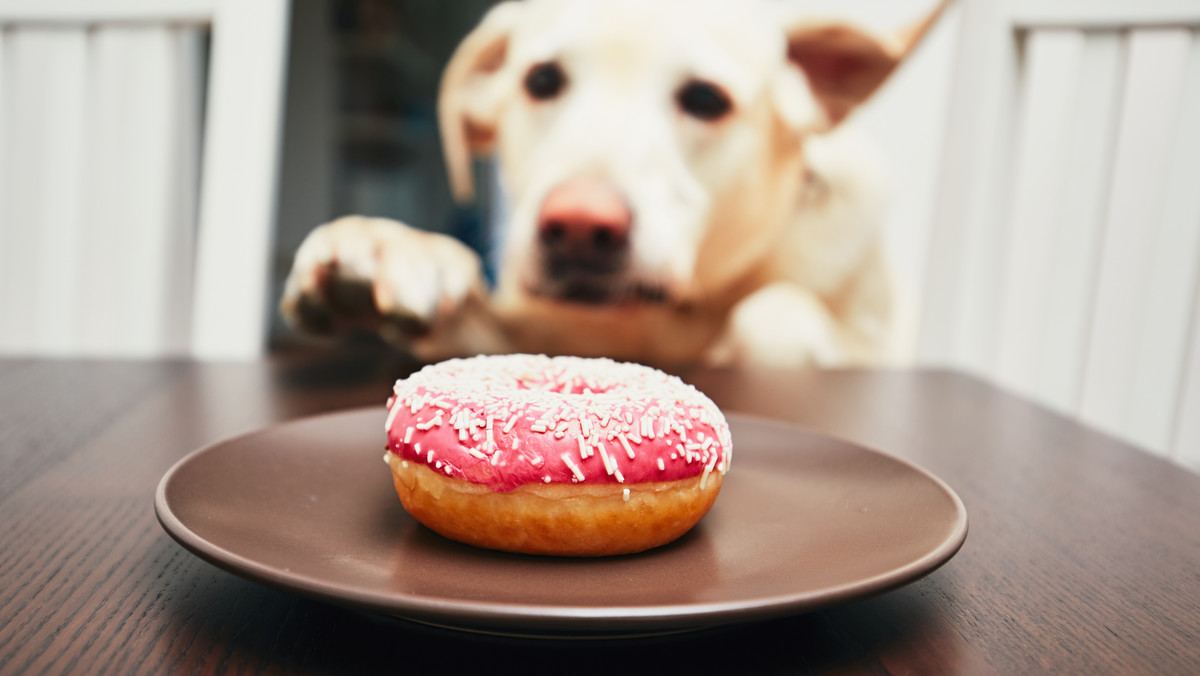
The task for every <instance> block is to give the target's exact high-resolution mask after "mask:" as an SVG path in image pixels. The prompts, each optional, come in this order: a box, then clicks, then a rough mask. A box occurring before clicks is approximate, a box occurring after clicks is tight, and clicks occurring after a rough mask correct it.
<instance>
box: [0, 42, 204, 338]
mask: <svg viewBox="0 0 1200 676" xmlns="http://www.w3.org/2000/svg"><path fill="white" fill-rule="evenodd" d="M199 31H200V29H199V28H194V27H192V28H179V27H171V26H167V25H151V24H132V25H111V26H110V25H102V26H97V27H91V26H80V25H43V24H37V25H34V26H20V27H13V26H11V25H9V26H8V27H6V28H5V29H4V31H3V35H4V39H3V45H2V49H0V51H2V52H3V54H4V57H3V62H2V63H0V92H2V93H0V96H2V97H3V109H4V114H3V115H2V116H0V137H3V139H4V141H3V143H4V146H3V147H4V152H3V153H2V154H0V164H2V165H3V169H2V170H0V177H2V178H0V180H2V181H3V186H2V187H0V190H2V191H3V193H2V194H3V195H4V199H3V202H2V205H0V317H3V319H0V321H3V322H4V323H3V324H2V325H0V341H2V342H0V349H4V350H5V351H8V352H17V353H21V352H25V353H38V354H49V355H55V354H60V355H61V354H96V355H100V354H103V355H142V356H147V355H154V354H170V353H175V354H178V353H182V352H184V351H186V329H187V325H186V324H183V325H182V326H179V324H180V319H181V318H182V319H186V316H187V314H186V313H184V314H183V315H180V313H179V312H178V311H177V309H176V308H177V307H178V306H179V305H180V304H184V305H186V304H187V302H188V299H187V297H180V296H177V295H175V294H174V293H173V292H174V291H176V290H178V289H181V288H186V285H187V282H186V277H187V276H189V275H190V269H189V265H188V263H187V261H189V260H190V258H191V252H190V240H191V238H192V231H193V229H194V223H195V220H194V219H195V213H194V204H195V197H194V194H193V193H194V192H195V189H196V187H195V173H196V169H195V165H196V163H197V162H198V159H199V158H198V155H197V153H196V151H195V149H194V147H195V145H196V138H197V136H198V134H199V127H198V125H199V119H200V114H199V105H200V103H201V101H200V91H199V90H200V87H201V85H202V82H201V81H200V80H199V79H198V78H197V77H196V75H197V73H198V70H197V63H198V60H199V59H200V57H201V54H200V52H199V51H198V49H197V47H198V45H199V42H198V41H199V40H200V32H199ZM189 177H190V179H189ZM181 329H182V330H181Z"/></svg>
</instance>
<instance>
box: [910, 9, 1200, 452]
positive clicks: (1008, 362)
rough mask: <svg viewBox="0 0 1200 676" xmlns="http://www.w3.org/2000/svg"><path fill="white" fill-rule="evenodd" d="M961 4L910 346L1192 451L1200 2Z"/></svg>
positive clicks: (1197, 390) (1153, 443)
mask: <svg viewBox="0 0 1200 676" xmlns="http://www.w3.org/2000/svg"><path fill="white" fill-rule="evenodd" d="M960 11H961V12H962V24H961V33H960V47H959V51H958V60H957V63H956V66H955V68H956V71H955V74H954V76H953V83H952V88H951V101H950V111H949V118H948V122H949V125H948V129H947V136H946V141H945V144H946V145H945V150H944V153H943V159H942V166H941V181H940V188H939V194H938V197H937V201H936V207H935V210H936V217H935V222H934V231H933V234H932V241H931V248H930V252H929V256H928V268H927V278H926V279H925V283H924V292H923V305H924V307H923V318H922V329H921V335H920V339H919V345H918V353H919V354H918V356H919V359H920V360H921V361H923V362H926V363H943V364H949V365H952V366H957V367H960V368H965V369H968V370H970V371H973V372H975V373H979V374H982V375H984V376H986V377H989V378H992V379H995V380H996V381H998V382H1000V383H1001V384H1003V385H1006V386H1008V387H1010V388H1012V389H1015V390H1017V391H1018V392H1021V393H1023V394H1025V395H1027V396H1029V397H1031V398H1033V399H1035V400H1037V401H1039V402H1042V403H1045V404H1049V405H1050V406H1052V407H1055V408H1057V409H1059V410H1060V411H1063V412H1064V413H1067V414H1069V415H1076V416H1079V417H1081V418H1082V419H1083V420H1085V421H1086V422H1088V423H1091V424H1093V425H1095V426H1098V427H1100V428H1101V429H1104V430H1106V431H1109V432H1111V433H1114V434H1116V435H1119V436H1121V437H1124V438H1127V439H1130V440H1132V441H1134V442H1136V443H1139V444H1141V445H1143V446H1144V447H1146V448H1148V449H1151V450H1153V451H1155V452H1158V453H1161V454H1164V455H1169V456H1171V457H1173V458H1175V459H1176V460H1178V461H1180V462H1183V463H1185V464H1189V465H1191V466H1193V467H1196V468H1200V291H1198V289H1200V3H1197V2H1195V1H1194V0H1137V1H1136V2H1134V1H1121V0H991V1H986V0H978V1H977V0H963V4H962V5H961V6H960Z"/></svg>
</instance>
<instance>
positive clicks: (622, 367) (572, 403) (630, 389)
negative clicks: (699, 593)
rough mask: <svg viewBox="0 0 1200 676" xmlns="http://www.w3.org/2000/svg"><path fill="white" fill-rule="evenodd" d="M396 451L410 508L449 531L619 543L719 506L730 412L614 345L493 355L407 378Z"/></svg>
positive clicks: (681, 528) (530, 549)
mask: <svg viewBox="0 0 1200 676" xmlns="http://www.w3.org/2000/svg"><path fill="white" fill-rule="evenodd" d="M385 430H386V432H387V452H386V453H385V454H384V460H385V462H387V464H388V466H389V467H390V468H391V471H392V479H393V484H394V485H395V488H396V492H397V494H398V495H399V496H400V501H401V503H402V504H403V505H404V508H405V509H406V510H407V511H408V513H409V514H411V515H412V516H413V517H414V518H415V519H416V520H417V521H419V522H421V523H422V524H424V525H425V526H427V527H429V528H430V529H431V530H433V531H435V532H437V533H439V534H441V535H442V536H444V537H447V538H450V539H452V540H457V541H459V542H465V543H467V544H470V545H474V546H477V547H483V548H487V549H497V550H502V551H508V552H517V553H522V554H547V555H557V556H607V555H613V554H631V553H634V552H640V551H643V550H646V549H650V548H652V547H658V546H660V545H664V544H666V543H668V542H671V541H673V540H675V539H677V538H678V537H680V536H681V535H683V534H684V533H686V532H687V531H688V530H690V529H691V528H692V526H694V525H696V523H697V522H698V521H699V520H700V519H701V518H702V517H703V516H704V515H705V514H706V513H707V512H708V510H709V509H710V508H711V507H712V505H713V502H714V501H715V500H716V498H717V493H718V492H719V491H720V489H721V482H722V479H723V477H724V475H725V473H726V472H727V471H729V465H730V460H731V451H732V441H731V439H730V436H729V425H728V424H727V423H726V422H725V417H724V416H723V415H722V414H721V411H720V410H719V409H718V408H717V407H716V405H715V404H713V402H712V401H711V400H710V399H709V398H708V397H706V396H704V394H702V393H701V392H699V391H698V390H696V389H695V388H694V387H692V386H690V385H687V384H685V383H684V382H683V381H682V380H680V379H679V378H677V377H674V376H669V375H667V374H665V373H663V372H661V371H658V370H656V369H653V368H650V367H648V366H642V365H640V364H630V363H620V362H615V361H612V360H610V359H584V358H580V357H547V356H544V355H528V354H516V355H502V356H486V357H484V356H481V357H472V358H468V359H451V360H449V361H444V362H441V363H438V364H433V365H430V366H426V367H425V368H423V369H421V370H420V371H418V372H416V373H414V374H413V375H411V376H409V377H408V378H406V379H402V380H399V381H397V382H396V386H395V390H394V395H393V396H392V397H391V398H390V399H389V400H388V414H387V422H386V423H385Z"/></svg>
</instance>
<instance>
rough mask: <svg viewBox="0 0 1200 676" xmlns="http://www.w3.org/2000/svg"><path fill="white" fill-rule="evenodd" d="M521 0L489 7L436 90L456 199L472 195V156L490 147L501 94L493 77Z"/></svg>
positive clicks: (443, 140) (451, 187) (484, 151)
mask: <svg viewBox="0 0 1200 676" xmlns="http://www.w3.org/2000/svg"><path fill="white" fill-rule="evenodd" d="M521 5H522V3H519V2H514V1H510V2H503V3H501V4H499V5H496V6H495V7H493V8H492V9H491V10H490V11H489V12H488V13H487V15H486V16H484V18H483V21H481V22H480V23H479V25H478V26H477V27H476V28H475V30H473V31H471V33H470V34H469V35H467V37H466V38H465V39H463V41H462V43H461V44H459V46H458V49H457V50H455V52H454V55H453V56H451V57H450V63H448V64H447V65H446V71H445V73H443V75H442V84H441V89H440V91H439V92H438V124H439V125H440V126H441V131H442V151H443V153H444V154H445V157H446V171H447V173H448V174H449V177H450V190H451V192H452V193H453V194H454V198H455V199H456V200H458V201H460V202H467V201H470V200H471V199H472V198H474V196H475V188H474V185H473V182H472V180H471V157H472V156H474V155H478V154H483V153H486V152H488V151H490V150H491V148H492V140H493V136H494V131H495V122H496V115H497V112H498V111H497V108H498V105H499V99H500V94H499V92H497V91H496V88H495V87H494V86H493V85H494V84H495V78H494V76H495V75H496V73H497V72H498V71H499V70H500V69H501V68H502V67H503V66H504V60H505V57H506V56H507V53H508V41H509V37H510V36H511V34H512V31H513V28H514V27H515V26H516V24H517V19H518V16H519V15H520V13H521V11H522V6H521Z"/></svg>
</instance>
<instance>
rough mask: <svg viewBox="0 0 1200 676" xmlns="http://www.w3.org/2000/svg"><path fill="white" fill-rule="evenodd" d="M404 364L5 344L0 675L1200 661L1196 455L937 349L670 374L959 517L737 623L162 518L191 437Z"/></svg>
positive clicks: (943, 668)
mask: <svg viewBox="0 0 1200 676" xmlns="http://www.w3.org/2000/svg"><path fill="white" fill-rule="evenodd" d="M407 368H409V366H408V365H406V364H404V363H403V362H401V361H398V360H396V359H395V358H393V357H389V356H388V355H386V354H384V353H383V352H382V351H381V350H380V349H378V348H362V349H359V350H357V351H356V352H353V353H351V352H348V351H345V350H340V351H330V352H325V353H319V354H316V355H312V354H308V355H302V356H295V355H293V356H289V357H280V356H277V357H274V358H272V359H271V360H269V361H266V362H263V363H256V364H240V365H238V364H197V363H190V362H185V361H56V360H23V359H9V360H0V673H2V674H9V673H64V672H65V673H117V674H125V673H167V672H172V673H174V672H189V673H190V672H206V673H207V672H220V673H225V672H248V673H260V672H326V673H352V672H378V671H395V672H402V673H452V672H457V671H464V670H465V671H476V670H477V671H484V670H485V669H486V670H487V671H488V672H489V673H490V672H500V673H506V672H510V671H512V672H521V673H570V674H579V673H625V672H630V673H639V672H643V671H657V672H659V673H711V672H719V673H739V674H761V673H796V672H801V673H806V672H834V673H895V674H901V673H916V674H927V673H1001V674H1033V673H1078V674H1098V673H1129V674H1150V673H1154V674H1166V673H1180V674H1183V673H1200V476H1198V475H1196V474H1194V473H1191V472H1188V471H1187V470H1184V469H1182V468H1180V467H1178V466H1175V465H1172V464H1170V463H1168V462H1166V461H1164V460H1161V459H1159V458H1156V457H1153V456H1151V455H1149V454H1147V453H1144V452H1142V451H1140V450H1137V449H1135V448H1133V447H1130V446H1128V445H1126V444H1123V443H1121V442H1119V441H1116V440H1114V439H1112V438H1110V437H1107V436H1104V435H1102V434H1100V433H1098V432H1095V431H1092V430H1090V429H1087V428H1085V427H1082V426H1080V425H1078V424H1076V423H1074V422H1071V421H1069V420H1067V419H1065V418H1062V417H1060V416H1057V415H1055V414H1052V413H1050V412H1048V411H1047V410H1045V409H1043V408H1040V407H1038V406H1035V405H1033V404H1030V403H1028V402H1026V401H1024V400H1022V399H1019V398H1017V397H1014V396H1012V395H1009V394H1007V393H1005V392H1003V391H1001V390H999V389H997V388H995V387H993V386H991V385H988V384H986V383H983V382H980V381H978V380H975V379H972V378H970V377H967V376H964V375H961V374H956V373H952V372H946V371H895V372H871V371H834V372H815V371H797V372H774V373H768V372H750V371H705V370H697V371H692V372H688V373H685V374H683V375H684V376H685V378H687V379H688V380H690V381H691V382H693V383H694V384H696V385H697V386H698V387H700V388H701V389H703V390H705V391H707V392H708V393H709V394H710V395H711V396H712V397H713V399H715V400H716V401H717V403H718V404H720V405H721V406H722V407H724V408H725V409H726V410H731V411H745V412H752V413H756V414H759V415H763V416H769V417H773V418H778V419H782V420H788V421H792V422H795V423H799V424H803V425H806V426H810V427H812V428H816V429H818V430H822V431H825V432H828V433H831V434H834V435H838V436H842V437H845V438H849V439H851V440H855V441H858V442H860V443H863V444H867V445H869V446H872V447H875V448H879V449H883V450H886V451H887V452H890V453H892V454H895V455H898V456H901V457H904V458H907V459H909V460H912V461H914V462H916V463H918V464H920V465H921V466H923V467H925V468H927V469H928V470H930V471H932V472H933V473H935V474H937V475H938V476H940V477H941V478H942V479H944V480H945V481H946V482H947V483H949V484H950V485H951V486H952V487H954V489H955V490H956V491H957V492H958V493H959V495H960V496H961V497H962V499H963V501H964V502H965V503H966V506H967V511H968V513H969V515H970V534H969V535H968V537H967V541H966V544H965V545H964V547H963V549H962V550H961V551H960V552H959V554H958V555H957V556H955V557H954V558H953V559H951V560H950V561H949V562H948V563H947V564H946V565H945V566H943V567H942V568H940V569H938V570H937V571H935V572H934V573H933V574H931V575H929V576H928V577H925V578H924V579H922V580H920V581H918V582H916V583H914V584H911V585H909V586H906V587H903V588H901V589H898V590H895V591H892V592H889V593H886V594H883V595H881V596H877V597H874V598H870V599H866V600H861V601H857V602H853V603H847V604H845V605H841V606H837V607H833V608H829V609H826V610H822V611H818V612H813V613H809V614H804V615H799V616H795V617H788V618H784V619H779V620H773V621H769V622H765V623H759V624H755V625H749V626H734V627H729V628H723V629H714V630H705V631H703V632H699V633H694V634H685V635H679V636H675V637H670V638H658V639H641V640H633V641H604V642H594V641H593V642H537V641H529V640H515V639H500V638H490V637H482V636H477V635H471V634H465V633H458V632H454V631H447V630H436V629H426V628H422V627H419V626H416V625H407V624H400V623H398V622H396V621H393V620H387V619H383V618H378V617H373V616H371V615H368V614H364V613H360V612H357V611H354V610H349V609H344V608H341V607H338V606H335V605H329V604H326V603H322V602H319V601H315V600H310V599H307V598H303V597H299V596H296V595H293V594H290V593H287V592H283V591H278V590H276V589H273V588H268V587H264V586H260V585H258V584H255V583H252V582H248V581H245V580H243V579H241V578H239V577H236V576H234V575H232V574H229V573H227V572H224V571H223V570H220V569H218V568H216V567H214V566H212V565H210V564H208V563H206V562H204V561H201V560H200V559H198V558H196V557H195V556H193V555H192V554H190V553H189V552H187V551H185V550H184V549H183V548H182V547H180V546H179V545H178V544H176V543H175V541H174V540H172V539H171V538H170V537H168V536H167V534H166V533H165V532H163V530H162V529H161V528H160V527H159V525H158V523H157V522H156V520H155V517H154V512H153V496H154V490H155V487H156V485H157V483H158V480H159V478H160V477H161V476H162V474H163V473H164V472H165V471H166V470H167V469H168V468H169V467H170V466H171V465H172V464H174V463H175V462H176V461H177V460H179V459H180V458H181V457H183V456H184V455H185V454H187V453H188V452H189V451H191V450H193V449H195V448H197V447H199V446H202V445H205V444H208V443H210V442H213V441H216V440H219V439H221V438H224V437H226V436H229V435H232V434H235V433H237V432H241V431H245V430H249V429H252V428H255V427H258V426H261V425H264V424H267V423H271V422H273V421H278V420H285V419H289V418H295V417H299V416H305V415H309V414H314V413H318V412H324V411H331V410H337V409H343V408H348V407H356V406H362V405H382V401H383V400H384V398H385V397H386V395H387V393H388V391H389V389H390V383H391V382H392V380H393V379H394V378H395V377H397V376H399V375H403V374H404V373H405V371H406V369H407ZM735 471H736V470H735Z"/></svg>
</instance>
